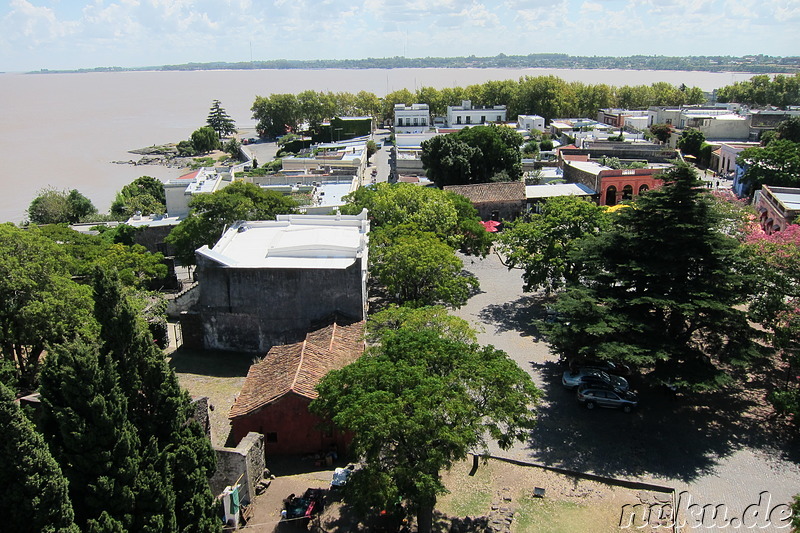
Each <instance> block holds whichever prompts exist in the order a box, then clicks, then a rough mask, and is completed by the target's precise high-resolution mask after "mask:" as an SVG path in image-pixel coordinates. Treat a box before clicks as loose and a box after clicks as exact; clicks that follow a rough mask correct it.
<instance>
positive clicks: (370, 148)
mask: <svg viewBox="0 0 800 533" xmlns="http://www.w3.org/2000/svg"><path fill="white" fill-rule="evenodd" d="M377 151H378V145H377V144H375V141H373V140H372V139H370V140H369V141H367V161H369V159H370V158H371V157H372V156H373V155H374V154H375V152H377Z"/></svg>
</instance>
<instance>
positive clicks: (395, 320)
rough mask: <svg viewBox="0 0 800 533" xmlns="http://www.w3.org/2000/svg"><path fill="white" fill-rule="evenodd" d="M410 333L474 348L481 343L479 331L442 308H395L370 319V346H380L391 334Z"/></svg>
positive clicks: (435, 306) (368, 336) (394, 306)
mask: <svg viewBox="0 0 800 533" xmlns="http://www.w3.org/2000/svg"><path fill="white" fill-rule="evenodd" d="M398 329H407V330H412V331H426V330H431V331H434V332H435V333H436V334H437V335H438V336H439V337H442V338H445V339H450V340H453V341H457V342H464V343H467V344H472V343H475V342H478V338H477V336H476V334H475V330H474V329H472V327H470V325H469V322H467V321H466V320H464V319H463V318H459V317H457V316H453V315H451V314H449V313H448V312H447V309H446V308H445V307H443V306H440V305H434V306H426V307H407V306H397V305H391V306H389V307H387V308H386V309H383V310H381V311H378V312H377V313H375V314H373V315H372V316H370V319H369V321H368V322H367V334H366V339H367V342H369V343H371V344H375V343H378V342H380V339H382V338H383V337H384V336H385V335H386V334H387V333H388V332H389V331H392V330H398Z"/></svg>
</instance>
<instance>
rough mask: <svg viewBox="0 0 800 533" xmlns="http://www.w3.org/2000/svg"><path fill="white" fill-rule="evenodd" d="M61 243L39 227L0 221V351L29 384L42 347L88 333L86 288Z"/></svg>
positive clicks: (26, 385) (35, 373) (89, 300)
mask: <svg viewBox="0 0 800 533" xmlns="http://www.w3.org/2000/svg"><path fill="white" fill-rule="evenodd" d="M68 265H69V259H68V258H67V256H66V255H65V253H64V251H63V249H62V248H61V246H59V245H58V244H56V243H55V242H53V241H52V240H50V239H49V238H47V237H46V236H44V235H42V233H41V232H40V231H39V230H38V229H30V230H23V229H20V228H16V227H14V226H13V225H12V224H2V225H0V353H2V357H3V358H4V359H6V360H7V361H11V362H13V363H14V367H15V372H16V378H17V382H18V383H19V386H20V387H22V388H30V387H34V386H35V384H36V380H37V376H38V372H39V360H40V358H41V356H42V354H43V353H44V351H45V349H46V347H47V346H48V345H51V344H55V343H59V342H63V341H66V340H68V339H71V338H74V337H75V336H76V335H87V334H91V332H92V330H93V325H94V320H93V318H92V314H91V308H92V298H91V290H90V289H89V288H88V287H86V286H82V285H79V284H78V283H76V282H75V281H73V280H72V276H71V272H70V271H69V269H68Z"/></svg>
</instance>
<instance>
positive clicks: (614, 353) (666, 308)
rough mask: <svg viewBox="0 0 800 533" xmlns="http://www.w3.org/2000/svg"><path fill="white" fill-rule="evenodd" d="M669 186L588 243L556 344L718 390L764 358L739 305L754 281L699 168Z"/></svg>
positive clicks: (553, 334) (564, 302) (682, 172)
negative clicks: (735, 373) (725, 229)
mask: <svg viewBox="0 0 800 533" xmlns="http://www.w3.org/2000/svg"><path fill="white" fill-rule="evenodd" d="M664 179H665V185H664V186H663V187H662V188H660V189H657V190H653V191H649V192H648V193H647V194H644V195H641V196H640V197H639V198H638V199H637V201H636V202H635V203H634V204H633V206H632V208H630V209H623V210H620V211H619V212H618V213H617V218H616V221H615V224H614V226H613V228H612V229H611V230H610V231H606V232H604V233H602V234H600V235H598V236H596V237H591V238H587V239H585V240H584V241H583V242H582V243H581V247H580V249H579V251H578V255H579V260H580V261H582V262H583V264H584V265H585V266H586V270H585V272H584V275H583V277H582V279H581V280H579V281H578V282H573V283H570V285H569V289H568V290H567V291H566V292H565V293H564V294H563V295H561V297H560V298H559V301H558V304H557V308H558V310H559V311H560V312H561V313H562V314H563V316H564V317H565V320H563V321H561V322H558V323H555V324H553V325H552V326H551V327H550V341H551V342H552V343H553V344H554V346H555V347H556V349H557V350H558V351H560V352H561V353H563V354H565V355H566V354H569V355H578V354H580V355H586V356H595V357H600V358H603V359H610V360H615V361H621V362H625V363H628V364H633V365H635V366H640V367H655V371H656V374H655V375H656V377H657V378H659V379H661V380H662V381H664V382H669V383H673V384H676V385H678V386H682V387H687V388H694V389H704V388H715V387H719V386H722V385H724V384H726V383H728V382H730V381H731V378H732V376H731V372H732V371H735V370H736V369H741V368H746V367H747V366H748V365H749V364H750V363H751V362H752V360H753V358H754V357H756V356H757V352H756V350H755V347H754V344H753V343H752V338H753V330H752V328H751V327H750V325H749V324H748V322H747V320H746V316H745V313H744V311H742V310H741V308H739V307H737V305H738V304H742V303H744V302H745V300H746V298H747V294H748V293H749V292H750V285H749V279H748V278H747V277H746V276H745V275H744V274H743V272H745V271H746V269H744V268H739V267H740V266H741V261H740V258H739V254H738V249H739V246H738V242H737V241H736V240H735V239H734V238H732V237H729V236H727V235H725V234H724V232H723V231H721V223H722V222H723V220H721V216H720V212H719V211H718V210H715V209H714V208H713V202H712V199H711V198H709V197H708V196H706V195H707V193H706V192H704V190H703V188H702V184H701V182H700V181H699V180H698V179H697V176H696V173H695V171H694V170H693V169H692V168H690V167H688V166H686V165H679V166H677V167H676V168H675V169H673V170H671V171H670V172H668V173H667V174H666V175H664Z"/></svg>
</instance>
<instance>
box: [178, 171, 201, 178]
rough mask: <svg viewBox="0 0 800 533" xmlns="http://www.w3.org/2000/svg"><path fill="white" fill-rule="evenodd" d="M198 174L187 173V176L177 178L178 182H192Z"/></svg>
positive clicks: (196, 172) (195, 172) (197, 172)
mask: <svg viewBox="0 0 800 533" xmlns="http://www.w3.org/2000/svg"><path fill="white" fill-rule="evenodd" d="M199 173H200V171H199V170H195V171H194V172H189V173H188V174H184V175H183V176H181V177H179V178H178V179H179V180H193V179H195V178H196V177H197V175H198V174H199Z"/></svg>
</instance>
